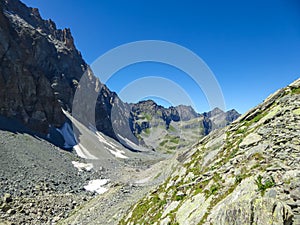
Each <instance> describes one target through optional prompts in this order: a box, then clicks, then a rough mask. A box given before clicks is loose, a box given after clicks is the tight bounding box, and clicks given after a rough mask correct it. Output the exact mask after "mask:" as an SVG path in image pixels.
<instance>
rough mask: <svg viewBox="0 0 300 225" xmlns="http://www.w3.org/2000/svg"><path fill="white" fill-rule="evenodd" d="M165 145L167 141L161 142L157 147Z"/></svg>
mask: <svg viewBox="0 0 300 225" xmlns="http://www.w3.org/2000/svg"><path fill="white" fill-rule="evenodd" d="M167 143H168V140H163V141H162V142H160V143H159V146H161V147H162V146H164V145H165V144H167Z"/></svg>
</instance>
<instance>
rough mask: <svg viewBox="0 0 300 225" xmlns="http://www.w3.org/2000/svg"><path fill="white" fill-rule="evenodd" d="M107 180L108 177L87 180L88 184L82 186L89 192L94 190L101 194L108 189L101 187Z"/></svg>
mask: <svg viewBox="0 0 300 225" xmlns="http://www.w3.org/2000/svg"><path fill="white" fill-rule="evenodd" d="M108 182H109V180H108V179H97V180H91V181H89V183H88V185H86V186H84V189H85V190H87V191H90V192H96V193H98V194H103V193H105V192H107V191H108V188H105V187H102V186H103V185H106V184H107V183H108Z"/></svg>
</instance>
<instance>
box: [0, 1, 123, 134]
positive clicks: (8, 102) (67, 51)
mask: <svg viewBox="0 0 300 225" xmlns="http://www.w3.org/2000/svg"><path fill="white" fill-rule="evenodd" d="M0 65H1V67H0V99H1V101H0V115H2V116H5V117H8V118H13V119H18V120H19V121H21V122H22V123H23V124H25V125H27V126H28V127H29V128H31V129H32V130H33V131H35V132H39V133H42V134H47V133H48V128H49V126H50V125H51V126H54V127H57V128H59V127H61V126H62V125H63V124H64V123H65V122H66V121H67V120H66V118H65V116H64V114H63V112H62V110H61V108H64V109H65V110H67V111H69V112H71V111H72V105H73V97H74V94H75V91H76V89H77V87H78V83H79V81H80V79H81V78H82V77H83V76H85V77H86V78H87V79H86V80H87V81H88V83H87V85H88V89H89V92H88V93H86V94H87V95H86V96H85V97H88V94H90V95H95V94H96V95H98V92H100V93H99V96H98V101H97V105H96V113H95V114H94V116H95V119H94V118H93V120H96V126H97V128H98V130H100V131H102V132H103V133H105V134H106V135H108V136H111V137H113V138H115V139H117V137H116V134H115V133H114V127H113V124H115V125H114V126H115V127H117V126H118V125H120V127H122V126H121V125H122V122H120V121H124V123H125V122H126V123H127V122H128V121H127V118H128V115H127V114H128V113H127V114H125V115H124V113H123V112H122V113H121V112H120V114H118V113H115V114H116V115H117V116H116V117H117V118H118V119H116V118H114V121H112V120H111V118H110V117H111V108H112V107H113V105H117V108H119V109H120V110H119V111H122V110H123V109H124V110H126V109H127V106H126V105H124V104H123V103H122V102H121V100H120V99H119V98H118V96H117V95H116V94H115V93H113V92H111V91H110V90H109V89H108V88H107V87H106V86H105V85H103V84H101V82H100V81H99V80H98V79H97V78H96V77H95V76H94V74H93V72H92V71H91V70H90V68H89V67H88V65H87V64H86V63H85V61H84V60H83V59H82V56H81V54H80V52H79V51H78V50H77V49H76V48H75V45H74V41H73V37H72V35H71V32H70V29H63V30H60V29H57V28H56V25H55V23H54V22H53V21H52V20H43V19H42V18H41V16H40V14H39V11H38V9H35V8H28V7H27V6H26V5H24V4H23V3H21V2H20V1H18V0H5V1H1V10H0ZM82 100H83V99H82ZM80 106H81V107H82V108H83V109H84V110H83V111H85V112H86V111H87V110H95V105H94V106H92V107H94V108H89V105H88V104H86V102H84V101H83V102H82V104H80ZM126 115H127V117H126V118H124V116H126ZM81 118H82V122H87V124H86V125H88V121H84V115H82V117H81Z"/></svg>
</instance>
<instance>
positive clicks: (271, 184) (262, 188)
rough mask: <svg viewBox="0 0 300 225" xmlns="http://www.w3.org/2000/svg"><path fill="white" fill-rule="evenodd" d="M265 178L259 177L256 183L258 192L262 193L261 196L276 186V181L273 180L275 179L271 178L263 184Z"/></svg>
mask: <svg viewBox="0 0 300 225" xmlns="http://www.w3.org/2000/svg"><path fill="white" fill-rule="evenodd" d="M262 179H263V177H262V176H261V175H259V176H258V177H257V179H256V180H255V183H256V185H257V187H258V191H260V193H261V195H262V196H264V194H265V192H266V190H267V189H268V188H272V187H274V186H275V181H274V179H273V177H270V178H268V179H266V180H265V182H264V183H263V182H262Z"/></svg>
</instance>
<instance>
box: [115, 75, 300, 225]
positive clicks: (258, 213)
mask: <svg viewBox="0 0 300 225" xmlns="http://www.w3.org/2000/svg"><path fill="white" fill-rule="evenodd" d="M299 125H300V79H299V80H297V81H295V82H294V83H293V84H291V85H289V86H288V87H286V88H283V89H281V90H279V91H277V92H276V93H275V94H273V95H271V96H270V97H269V98H267V99H266V100H265V101H264V102H263V103H262V104H260V105H259V106H257V107H256V108H254V109H252V110H250V111H249V112H247V113H246V114H245V115H243V116H241V117H240V118H239V119H237V120H236V121H235V122H233V123H232V124H231V125H230V126H229V127H227V128H225V129H222V130H217V131H215V132H212V133H211V134H210V135H208V136H207V137H205V138H204V139H202V140H201V141H200V142H199V144H197V145H196V146H194V147H193V148H192V149H189V150H188V151H186V152H185V153H183V154H181V155H179V156H178V158H177V160H178V165H177V168H175V170H174V172H173V173H172V175H171V176H170V177H169V178H168V179H167V180H166V181H165V183H164V184H162V185H160V186H159V187H158V188H156V189H154V190H153V191H152V192H150V193H149V194H148V195H147V196H145V197H144V198H143V199H141V200H140V201H139V202H138V203H137V204H136V205H135V206H133V207H132V209H131V210H130V211H129V212H128V213H127V214H126V216H125V217H124V218H123V220H122V221H121V222H120V224H206V225H209V224H217V225H218V224H220V225H221V224H222V225H224V224H236V225H239V224H245V225H246V224H249V225H251V224H285V225H297V224H300V198H299V196H300V161H299V159H300V148H299V145H300V142H299V140H300V126H299Z"/></svg>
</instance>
